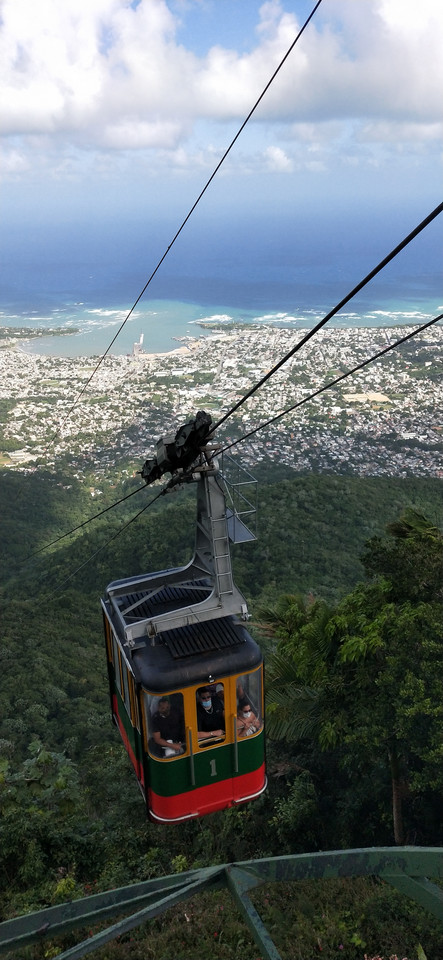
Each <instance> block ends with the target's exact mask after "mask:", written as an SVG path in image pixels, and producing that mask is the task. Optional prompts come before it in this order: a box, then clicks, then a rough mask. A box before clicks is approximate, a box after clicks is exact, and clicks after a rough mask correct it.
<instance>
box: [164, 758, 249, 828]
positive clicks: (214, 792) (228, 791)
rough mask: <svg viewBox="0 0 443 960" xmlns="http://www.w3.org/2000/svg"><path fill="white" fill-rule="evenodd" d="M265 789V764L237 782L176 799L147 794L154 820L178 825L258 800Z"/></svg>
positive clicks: (239, 778) (207, 787)
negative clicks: (181, 822)
mask: <svg viewBox="0 0 443 960" xmlns="http://www.w3.org/2000/svg"><path fill="white" fill-rule="evenodd" d="M265 788H266V775H265V765H264V763H263V764H262V765H261V766H260V767H259V768H258V770H253V771H252V773H244V774H242V775H241V776H239V777H235V779H234V778H233V779H228V780H221V781H219V782H217V783H211V784H210V785H209V786H206V787H196V789H195V790H190V791H189V793H178V794H177V795H176V796H175V797H162V796H160V795H159V794H158V793H154V791H153V790H148V804H149V814H150V816H151V817H152V818H153V819H154V820H160V821H167V822H174V821H176V822H178V821H179V820H187V819H190V818H193V817H202V816H204V814H206V813H214V812H215V811H216V810H224V809H226V807H234V806H236V805H237V804H240V803H245V802H246V801H247V800H252V799H253V798H254V797H258V796H259V795H260V794H261V793H263V791H264V790H265Z"/></svg>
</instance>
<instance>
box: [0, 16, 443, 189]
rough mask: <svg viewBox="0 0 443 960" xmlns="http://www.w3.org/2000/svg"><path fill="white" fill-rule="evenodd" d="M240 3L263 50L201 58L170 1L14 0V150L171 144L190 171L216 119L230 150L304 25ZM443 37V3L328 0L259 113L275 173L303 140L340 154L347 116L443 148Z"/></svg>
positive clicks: (368, 131) (2, 117)
mask: <svg viewBox="0 0 443 960" xmlns="http://www.w3.org/2000/svg"><path fill="white" fill-rule="evenodd" d="M241 2H245V3H249V4H250V5H252V7H253V8H254V11H255V14H256V23H257V31H256V38H257V39H256V46H255V48H253V49H252V50H251V51H249V52H248V53H238V52H237V51H235V50H233V49H229V50H228V49H224V48H223V47H222V46H220V45H219V46H212V47H211V48H210V49H209V50H208V51H207V53H206V54H204V55H200V56H197V54H195V53H194V52H193V51H192V50H191V49H185V47H184V46H183V45H181V44H179V43H178V41H177V35H178V34H177V25H178V21H177V20H176V19H175V16H174V13H173V11H174V10H176V9H177V8H176V6H171V7H169V6H168V3H167V2H166V0H141V2H140V3H139V4H138V5H137V6H132V5H131V4H130V2H129V0H91V2H87V0H62V2H61V0H3V6H2V22H1V24H0V76H1V83H2V89H3V94H2V99H1V105H0V131H1V132H2V133H3V136H4V137H5V138H8V137H9V138H14V139H13V140H12V144H13V150H17V149H18V147H17V144H18V141H19V139H20V142H21V147H22V149H23V150H24V147H25V145H26V138H27V137H30V138H31V140H32V138H35V136H36V135H42V134H44V135H46V136H48V137H50V138H52V141H53V145H54V149H55V148H56V144H57V141H58V140H59V141H60V143H61V144H63V145H64V146H65V147H66V144H69V143H71V144H73V145H76V146H77V147H80V148H82V149H83V150H89V149H91V150H96V149H98V150H103V149H105V150H125V151H127V150H141V149H145V150H150V151H159V150H160V151H170V152H171V160H172V159H173V156H175V162H176V163H177V161H178V158H180V159H179V162H178V165H179V166H180V165H181V164H182V163H183V165H184V160H183V157H184V155H185V154H187V153H188V152H189V155H191V154H194V153H195V150H196V143H195V141H196V140H197V139H198V136H199V130H200V127H199V124H200V123H201V122H202V121H210V122H212V124H213V131H214V141H215V143H214V147H215V150H217V149H218V150H220V149H221V147H220V146H219V147H217V142H219V144H220V145H222V146H223V145H224V146H226V145H227V143H228V142H229V137H228V133H227V131H228V130H229V131H231V130H232V125H233V124H235V125H237V126H238V124H239V123H240V122H241V121H242V120H243V119H244V117H245V116H246V114H247V113H248V112H249V110H250V108H251V106H252V105H253V103H254V102H255V100H256V99H257V96H258V95H259V93H260V92H261V90H262V89H263V86H264V84H265V83H266V82H267V81H268V79H269V78H270V76H271V74H272V72H273V70H274V69H275V68H276V66H277V64H278V63H279V61H280V60H281V58H282V56H283V54H284V53H285V52H286V50H287V49H288V48H289V46H290V44H291V43H292V41H293V39H294V37H295V35H296V34H297V32H298V29H299V28H300V23H299V22H298V20H297V18H296V16H295V14H294V13H293V12H290V11H288V10H286V9H285V2H284V0H269V2H266V3H264V4H262V5H261V6H260V4H259V3H258V2H255V0H241ZM191 8H192V13H193V16H196V15H197V14H196V7H193V5H192V4H190V5H186V4H185V5H183V6H182V7H181V8H180V9H181V16H182V18H184V17H186V16H187V13H189V10H190V9H191ZM442 41H443V4H442V3H441V0H421V2H420V4H419V5H417V4H416V2H415V0H328V2H327V3H325V4H324V5H322V7H320V9H319V12H318V14H316V16H315V17H314V18H313V20H312V22H311V24H310V25H309V26H308V28H307V29H306V31H305V33H304V34H303V37H302V39H301V40H300V42H299V44H298V45H297V47H296V48H295V50H294V51H293V52H292V54H291V56H290V57H289V58H288V60H287V62H286V63H285V64H284V66H283V68H282V70H281V71H280V73H279V74H278V76H277V78H276V80H275V82H274V84H273V85H272V87H271V88H270V90H269V92H268V93H267V94H266V97H265V98H264V100H263V102H262V103H261V104H260V106H259V108H258V111H257V114H256V117H254V119H255V120H258V121H260V126H259V127H258V129H259V130H263V125H264V124H265V125H266V129H268V131H269V133H268V141H271V143H272V146H269V147H268V148H267V151H266V158H267V163H268V166H269V168H272V169H274V170H275V169H279V170H287V171H289V170H290V169H291V168H292V166H293V156H292V155H291V150H296V149H297V143H298V142H299V143H303V142H304V143H306V144H307V143H308V142H311V144H314V143H315V144H319V145H321V144H322V143H323V144H324V147H325V150H327V145H328V143H329V144H331V143H335V144H336V149H338V150H339V149H340V144H341V141H342V139H343V138H344V137H346V129H348V128H347V126H346V125H348V124H349V123H351V124H353V129H354V132H355V135H356V138H357V139H359V142H360V144H364V143H365V142H369V141H371V142H372V143H375V142H382V141H383V142H385V143H387V144H389V143H393V142H394V141H396V140H397V141H401V142H403V143H405V144H407V143H408V142H411V143H414V144H416V143H417V141H418V140H422V141H423V144H424V145H425V146H426V145H428V144H430V145H431V146H432V148H433V147H434V137H438V136H439V135H441V134H439V131H438V127H437V121H438V120H439V119H440V118H441V90H442V89H443V60H442V58H441V55H440V54H441V45H442ZM224 124H230V126H229V127H226V128H225V126H224ZM277 141H279V142H277ZM291 142H292V148H291V147H290V144H291ZM262 150H263V143H262ZM183 151H185V154H184V153H183ZM319 160H320V161H321V158H319ZM24 162H25V163H26V161H24Z"/></svg>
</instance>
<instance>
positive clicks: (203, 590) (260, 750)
mask: <svg viewBox="0 0 443 960" xmlns="http://www.w3.org/2000/svg"><path fill="white" fill-rule="evenodd" d="M198 416H200V415H198ZM208 419H209V424H210V418H208ZM194 424H197V426H199V427H200V435H198V431H193V430H192V429H191V431H189V430H188V434H190V436H191V445H190V444H189V435H188V434H187V435H186V443H185V445H184V446H185V448H186V451H187V456H186V457H185V458H184V457H183V444H182V445H181V448H180V447H179V449H181V463H184V466H183V467H181V469H180V471H179V472H178V473H177V472H174V471H176V466H177V464H176V462H175V460H174V456H173V455H172V453H171V448H169V451H168V459H167V460H166V459H165V458H164V459H163V461H162V460H161V459H160V457H159V459H158V460H155V461H154V462H153V461H147V463H146V464H145V467H144V468H143V471H142V475H143V476H144V477H145V479H148V482H149V480H150V479H152V476H153V475H154V478H157V477H158V476H159V475H161V473H163V472H165V470H166V469H167V470H170V471H171V472H172V474H173V476H172V481H171V483H172V482H173V484H174V485H175V483H177V482H179V483H181V482H190V480H194V481H196V483H197V525H196V548H195V554H194V557H193V559H192V560H191V562H190V563H189V564H188V565H187V566H186V567H181V568H178V569H172V570H164V571H160V572H157V573H151V574H146V575H144V576H138V577H130V578H128V579H124V580H119V581H115V582H114V583H111V584H110V585H109V586H108V588H107V590H106V595H105V597H104V599H103V601H102V606H103V613H104V622H105V636H106V650H107V662H108V674H109V685H110V696H111V708H112V716H113V720H114V722H115V723H116V724H117V726H118V729H119V731H120V734H121V737H122V740H123V743H124V745H125V747H126V750H127V752H128V754H129V757H130V759H131V762H132V764H133V767H134V770H135V773H136V776H137V780H138V782H139V785H140V788H141V790H142V793H143V796H144V798H145V802H146V807H147V811H148V815H149V817H150V819H152V820H154V821H157V822H163V823H164V822H168V823H171V822H180V821H182V820H186V819H190V818H193V817H200V816H203V815H204V814H206V813H211V812H213V811H215V810H221V809H224V808H226V807H231V806H234V805H235V804H240V803H244V802H246V801H247V800H251V799H253V798H254V797H258V796H259V795H260V794H261V793H262V792H263V791H264V790H265V788H266V774H265V761H264V729H263V663H262V656H261V652H260V649H259V647H258V646H257V644H256V643H255V641H254V640H253V639H252V637H251V636H250V634H249V633H248V631H247V629H246V627H245V621H246V619H247V606H246V601H245V599H244V597H243V596H242V595H241V594H240V592H239V591H238V589H237V587H236V586H235V585H234V582H233V579H232V570H231V562H230V551H229V532H228V529H229V528H231V533H232V528H233V526H234V525H235V527H236V539H237V540H238V539H239V531H240V538H241V539H251V535H250V534H249V533H248V531H247V529H246V527H244V525H243V523H242V522H241V521H240V520H239V519H238V517H236V516H235V511H227V510H226V500H225V492H224V487H223V483H222V480H221V477H220V473H219V471H218V467H217V464H216V462H215V461H214V460H213V459H212V458H211V456H208V448H207V447H206V446H205V445H204V439H205V437H204V434H205V433H207V432H208V429H206V430H205V429H203V437H202V436H201V432H202V431H201V423H199V422H198V418H197V420H196V421H192V425H194ZM189 426H190V425H189V424H188V425H186V428H181V431H178V433H177V435H176V438H175V439H176V441H177V438H178V437H180V436H181V437H183V430H185V429H188V428H189ZM196 433H197V437H196V436H195V434H196ZM192 443H194V445H196V444H197V445H198V449H197V450H196V449H195V446H194V449H193V448H192ZM161 444H163V446H161V447H160V445H161ZM158 447H159V448H160V449H161V450H162V451H164V450H165V445H164V442H163V441H159V445H158ZM189 448H190V449H191V453H189ZM165 462H166V464H167V466H165V465H164V464H165ZM243 534H244V535H243Z"/></svg>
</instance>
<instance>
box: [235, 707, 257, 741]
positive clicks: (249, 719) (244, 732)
mask: <svg viewBox="0 0 443 960" xmlns="http://www.w3.org/2000/svg"><path fill="white" fill-rule="evenodd" d="M259 729H260V720H259V719H258V717H256V715H255V713H253V711H252V709H251V704H250V703H249V700H248V699H247V697H244V698H243V699H242V700H240V703H239V705H238V710H237V736H239V737H250V736H251V735H252V734H253V733H257V730H259Z"/></svg>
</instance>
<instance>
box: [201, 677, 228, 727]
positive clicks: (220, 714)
mask: <svg viewBox="0 0 443 960" xmlns="http://www.w3.org/2000/svg"><path fill="white" fill-rule="evenodd" d="M197 731H198V739H199V740H208V739H212V738H214V737H224V735H225V711H224V707H223V703H222V701H221V700H220V697H218V696H217V695H216V694H215V693H213V692H212V690H211V689H210V688H209V687H200V688H199V689H198V690H197Z"/></svg>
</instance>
